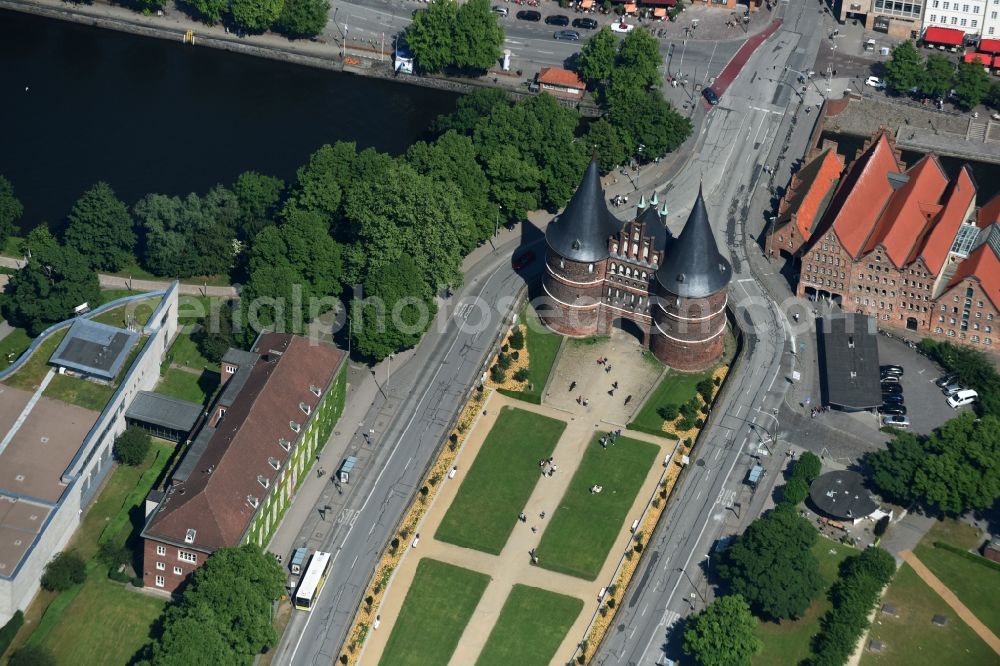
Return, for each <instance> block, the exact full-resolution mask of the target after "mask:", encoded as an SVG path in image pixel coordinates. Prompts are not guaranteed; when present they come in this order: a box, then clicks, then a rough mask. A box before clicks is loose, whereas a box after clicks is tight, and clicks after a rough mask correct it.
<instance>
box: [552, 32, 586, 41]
mask: <svg viewBox="0 0 1000 666" xmlns="http://www.w3.org/2000/svg"><path fill="white" fill-rule="evenodd" d="M552 39H562V40H565V41H568V42H578V41H580V33H578V32H577V31H576V30H558V31H556V32H554V33H552Z"/></svg>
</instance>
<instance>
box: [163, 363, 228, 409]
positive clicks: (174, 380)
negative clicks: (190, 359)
mask: <svg viewBox="0 0 1000 666" xmlns="http://www.w3.org/2000/svg"><path fill="white" fill-rule="evenodd" d="M218 385H219V373H217V372H212V371H210V370H202V371H201V373H200V374H196V373H193V372H187V371H186V370H179V369H177V368H170V369H168V370H167V371H166V373H164V375H163V376H162V377H160V383H159V384H157V385H156V389H155V390H156V392H157V393H160V394H162V395H169V396H170V397H172V398H180V399H181V400H189V401H190V402H196V403H198V404H199V405H204V404H205V402H206V401H207V400H208V396H210V395H212V393H214V392H215V389H216V387H217V386H218Z"/></svg>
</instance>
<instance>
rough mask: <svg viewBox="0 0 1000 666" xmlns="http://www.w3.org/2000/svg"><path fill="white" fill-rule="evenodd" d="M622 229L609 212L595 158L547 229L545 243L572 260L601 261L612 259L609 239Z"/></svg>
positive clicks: (560, 254)
mask: <svg viewBox="0 0 1000 666" xmlns="http://www.w3.org/2000/svg"><path fill="white" fill-rule="evenodd" d="M620 229H621V222H619V221H618V219H617V218H616V217H615V216H614V215H612V214H611V211H610V210H608V204H607V201H606V197H605V196H604V188H602V187H601V174H600V171H599V170H598V168H597V160H596V159H592V160H591V161H590V166H588V167H587V171H586V172H585V173H584V174H583V181H582V182H581V183H580V187H578V188H577V190H576V193H575V194H574V195H573V198H572V199H570V200H569V204H568V205H567V206H566V210H564V211H563V213H562V215H560V216H559V217H557V218H556V219H554V220H552V222H550V223H549V226H548V228H547V229H546V230H545V242H546V243H548V246H549V249H551V250H552V251H553V252H555V253H556V254H558V255H559V256H561V257H564V258H566V259H569V260H571V261H580V262H593V261H601V260H602V259H607V258H608V256H609V253H608V239H609V238H610V237H611V236H613V235H614V234H616V233H618V231H619V230H620Z"/></svg>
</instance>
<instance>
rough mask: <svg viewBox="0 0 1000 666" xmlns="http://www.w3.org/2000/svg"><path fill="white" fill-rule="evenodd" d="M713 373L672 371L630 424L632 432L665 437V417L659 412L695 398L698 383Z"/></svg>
mask: <svg viewBox="0 0 1000 666" xmlns="http://www.w3.org/2000/svg"><path fill="white" fill-rule="evenodd" d="M711 376H712V371H711V370H709V371H706V372H695V373H684V372H677V371H676V370H670V371H668V372H667V374H666V376H665V377H664V378H663V380H662V381H660V384H659V386H657V387H656V389H655V390H654V391H653V392H652V393H651V394H650V396H649V399H648V400H646V403H645V404H644V405H643V406H642V409H641V410H639V413H638V414H636V415H635V419H634V420H633V421H632V422H631V423H629V424H628V427H629V428H631V429H632V430H638V431H640V432H645V433H649V434H651V435H660V436H663V435H664V434H665V433H664V432H663V417H662V416H660V415H659V414H658V413H657V410H658V409H659V408H660V407H663V406H664V405H671V404H672V405H677V406H678V407H680V406H681V405H682V404H684V403H685V402H687V401H688V400H690V399H691V398H692V397H694V396H695V395H696V394H697V393H698V391H697V390H696V389H695V387H696V386H697V385H698V382H700V381H701V380H703V379H705V378H706V377H711Z"/></svg>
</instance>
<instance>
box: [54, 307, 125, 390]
mask: <svg viewBox="0 0 1000 666" xmlns="http://www.w3.org/2000/svg"><path fill="white" fill-rule="evenodd" d="M138 339H139V334H138V333H135V332H132V331H126V330H125V329H122V328H115V327H114V326H108V325H107V324H101V323H98V322H96V321H91V320H90V319H83V318H79V319H77V320H76V321H75V322H73V325H72V326H70V328H69V331H68V332H67V333H66V337H64V338H63V339H62V342H60V343H59V346H58V347H56V351H55V353H54V354H52V356H51V357H50V358H49V363H51V364H52V365H57V366H62V367H64V368H69V369H71V370H76V371H79V372H81V373H84V374H87V375H91V376H94V377H99V378H101V379H107V380H114V378H115V377H117V376H118V371H119V370H121V367H122V365H123V364H124V363H125V359H126V358H128V353H129V351H131V350H132V346H133V345H135V342H136V340H138Z"/></svg>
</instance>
